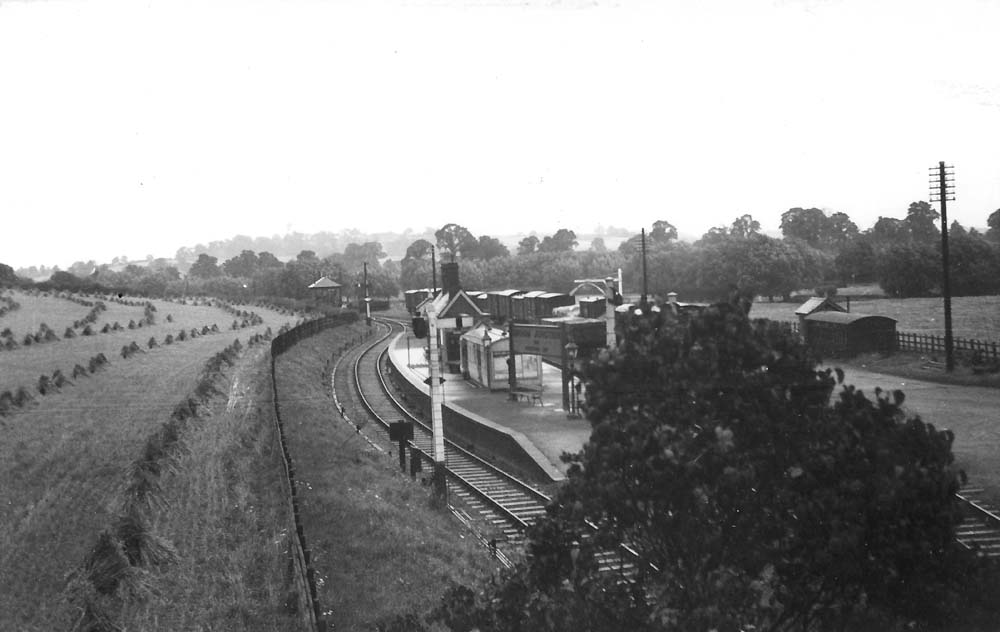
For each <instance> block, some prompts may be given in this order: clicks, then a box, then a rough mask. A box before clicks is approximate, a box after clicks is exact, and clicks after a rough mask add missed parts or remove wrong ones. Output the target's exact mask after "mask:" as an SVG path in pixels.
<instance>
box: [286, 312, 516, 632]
mask: <svg viewBox="0 0 1000 632" xmlns="http://www.w3.org/2000/svg"><path fill="white" fill-rule="evenodd" d="M361 327H363V325H360V324H358V325H354V326H352V327H350V328H344V329H335V330H330V331H327V332H324V333H322V334H320V335H318V336H314V337H313V338H310V339H308V340H306V341H304V342H302V343H299V344H298V345H296V346H295V347H294V348H292V349H291V350H290V351H288V352H287V353H285V354H284V355H282V356H279V358H278V362H277V376H278V398H279V402H280V404H281V415H282V419H283V420H284V422H285V432H286V434H287V437H288V442H289V450H290V452H291V454H292V458H293V459H294V461H295V468H296V476H297V477H298V478H299V480H300V481H302V485H303V487H304V489H302V490H301V492H300V496H299V502H300V506H301V515H302V520H303V523H304V526H305V532H306V537H307V538H308V540H309V543H310V544H309V546H310V548H311V549H312V552H313V561H314V565H315V566H316V569H317V574H318V576H319V577H320V579H321V581H322V586H321V588H320V594H319V600H320V603H321V604H322V606H323V607H324V609H327V610H328V611H329V612H330V614H329V617H328V619H329V621H331V622H332V624H333V626H334V628H335V629H345V630H357V629H373V628H374V626H375V624H376V623H377V622H380V621H386V620H388V619H390V618H392V617H393V616H395V615H399V614H404V613H408V612H425V611H427V610H428V609H430V608H432V607H434V606H435V605H436V604H437V603H438V602H439V600H440V596H441V594H442V593H443V592H444V590H445V589H446V588H447V587H448V584H449V582H450V581H457V582H460V583H470V582H472V581H473V580H475V579H478V578H483V577H488V576H489V574H490V573H492V572H494V570H496V569H495V566H494V564H495V562H493V561H492V560H491V559H490V558H489V557H488V555H487V553H486V551H485V550H484V549H483V548H482V547H481V546H480V545H479V544H478V543H477V541H476V539H475V538H474V536H473V535H472V534H470V533H467V532H465V531H464V529H463V527H462V526H461V525H459V524H458V522H457V521H456V520H455V519H453V518H452V517H451V515H450V514H448V513H447V512H445V511H440V510H435V509H431V508H430V503H429V489H428V488H427V487H424V486H421V485H420V484H419V483H415V482H413V481H411V480H410V478H409V477H408V476H406V475H404V474H402V473H400V472H399V469H398V464H397V462H396V461H395V458H394V456H393V455H392V453H391V452H389V451H387V452H385V453H383V452H378V451H376V450H374V449H373V448H371V447H370V446H369V445H368V444H367V443H366V442H365V441H364V440H363V438H361V437H359V436H358V435H357V433H356V431H355V429H354V427H353V426H350V425H348V424H347V423H344V422H343V421H342V420H341V419H340V418H339V416H338V415H337V414H336V413H335V410H334V406H333V402H332V400H331V399H330V398H329V395H328V390H327V385H324V384H323V383H322V375H323V371H324V366H325V364H326V362H327V360H328V359H329V357H330V354H331V352H332V351H333V350H334V349H336V348H337V347H338V346H339V345H340V344H341V341H342V340H344V336H346V335H353V336H355V337H356V336H357V335H358V332H359V331H360V328H361ZM387 447H388V446H387Z"/></svg>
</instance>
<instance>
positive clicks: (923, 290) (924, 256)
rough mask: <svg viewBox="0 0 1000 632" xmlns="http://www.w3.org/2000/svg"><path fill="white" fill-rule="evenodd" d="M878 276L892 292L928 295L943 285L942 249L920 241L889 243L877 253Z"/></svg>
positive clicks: (886, 289)
mask: <svg viewBox="0 0 1000 632" xmlns="http://www.w3.org/2000/svg"><path fill="white" fill-rule="evenodd" d="M875 279H876V280H877V281H878V284H879V286H881V287H882V290H883V291H885V293H886V294H888V295H889V296H894V297H896V298H909V297H914V296H927V295H928V294H929V293H930V292H931V290H933V289H935V288H939V287H941V251H940V250H939V249H938V248H936V247H934V246H931V245H929V244H919V243H900V244H895V245H892V246H889V247H887V248H885V249H883V250H880V251H879V252H878V253H877V255H876V257H875Z"/></svg>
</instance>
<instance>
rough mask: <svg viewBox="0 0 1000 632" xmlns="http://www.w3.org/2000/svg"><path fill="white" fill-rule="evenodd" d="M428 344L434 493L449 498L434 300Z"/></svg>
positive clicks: (445, 499) (441, 498)
mask: <svg viewBox="0 0 1000 632" xmlns="http://www.w3.org/2000/svg"><path fill="white" fill-rule="evenodd" d="M427 325H428V330H427V344H428V345H429V346H430V353H429V364H430V366H429V367H428V373H429V377H428V378H427V381H428V386H429V387H430V391H431V433H432V434H433V441H434V475H433V482H434V494H435V496H436V497H437V499H438V500H440V501H442V502H445V501H447V499H448V485H447V481H446V479H445V456H444V417H443V415H442V411H441V400H442V397H441V396H442V392H441V388H442V382H444V380H443V379H441V375H440V371H441V367H440V363H441V352H440V350H439V348H438V326H437V310H436V308H435V307H434V303H433V301H431V302H429V303H428V304H427Z"/></svg>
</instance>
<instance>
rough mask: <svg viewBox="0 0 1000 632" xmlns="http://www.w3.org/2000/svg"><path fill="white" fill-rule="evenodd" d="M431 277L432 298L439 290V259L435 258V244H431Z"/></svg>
mask: <svg viewBox="0 0 1000 632" xmlns="http://www.w3.org/2000/svg"><path fill="white" fill-rule="evenodd" d="M431 279H432V281H431V298H434V297H435V296H437V291H438V272H437V260H436V259H435V258H434V246H431Z"/></svg>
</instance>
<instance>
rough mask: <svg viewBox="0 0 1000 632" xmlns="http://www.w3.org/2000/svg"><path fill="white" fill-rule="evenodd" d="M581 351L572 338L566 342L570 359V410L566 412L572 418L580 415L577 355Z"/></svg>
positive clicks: (567, 355)
mask: <svg viewBox="0 0 1000 632" xmlns="http://www.w3.org/2000/svg"><path fill="white" fill-rule="evenodd" d="M579 352H580V347H578V346H577V345H576V343H575V342H573V341H572V340H571V341H569V342H568V343H566V359H567V360H568V361H569V367H570V368H569V396H570V402H569V412H568V413H567V414H566V416H567V417H569V418H570V419H576V418H577V417H578V413H577V412H576V411H577V406H578V402H577V401H576V356H577V354H578V353H579Z"/></svg>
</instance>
